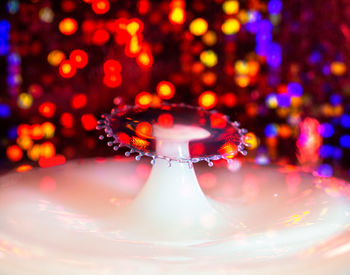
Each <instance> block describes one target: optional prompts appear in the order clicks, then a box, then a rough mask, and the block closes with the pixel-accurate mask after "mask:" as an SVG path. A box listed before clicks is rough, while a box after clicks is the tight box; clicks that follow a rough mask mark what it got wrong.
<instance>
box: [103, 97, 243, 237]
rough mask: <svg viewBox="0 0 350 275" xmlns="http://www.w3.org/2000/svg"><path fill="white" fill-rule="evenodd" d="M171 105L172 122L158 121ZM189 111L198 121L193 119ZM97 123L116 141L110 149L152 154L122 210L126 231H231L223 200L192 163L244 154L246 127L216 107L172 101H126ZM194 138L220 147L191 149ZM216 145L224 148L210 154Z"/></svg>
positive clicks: (169, 234)
mask: <svg viewBox="0 0 350 275" xmlns="http://www.w3.org/2000/svg"><path fill="white" fill-rule="evenodd" d="M162 108H163V109H162ZM172 110H174V112H175V114H174V116H173V117H171V121H172V122H173V123H172V124H171V126H169V125H168V124H167V123H163V124H162V123H161V120H162V119H163V120H164V119H165V118H169V117H166V116H168V115H169V114H172V112H171V111H172ZM176 112H177V113H176ZM182 112H183V113H184V114H185V117H182ZM162 115H163V116H165V117H162ZM191 116H194V118H195V119H198V120H199V121H198V122H197V123H195V122H196V121H192V122H191V120H193V119H192V117H191ZM160 118H162V119H160ZM99 125H104V127H103V128H104V130H105V133H106V135H107V136H109V137H112V138H114V141H113V142H111V141H109V143H108V145H109V146H111V144H112V145H113V144H117V145H116V146H114V147H113V149H114V150H118V149H119V148H120V147H127V148H128V149H129V150H128V151H126V152H125V156H127V157H129V156H130V155H131V154H132V153H134V152H135V153H138V155H137V156H136V157H135V159H136V160H140V159H141V157H142V156H148V157H150V158H152V160H151V164H152V171H151V174H150V176H149V178H148V180H147V182H146V183H145V185H144V187H143V188H142V190H141V191H140V192H139V194H138V195H137V196H136V198H135V199H134V200H133V201H132V203H130V204H129V205H128V206H127V207H126V208H125V209H124V210H123V214H122V217H123V219H124V221H123V224H124V225H126V226H129V228H126V230H125V232H134V233H135V234H134V235H133V236H129V237H131V238H132V237H135V236H137V237H138V238H142V239H146V240H152V241H157V240H158V241H176V242H179V241H185V242H193V241H198V240H200V241H208V240H214V239H218V238H220V236H221V235H222V234H225V233H224V232H227V231H232V225H231V224H229V223H228V222H227V221H226V219H225V215H224V214H223V213H222V211H221V210H220V209H221V208H222V205H220V204H219V203H217V202H214V201H212V200H210V199H208V198H207V197H206V196H205V194H204V193H203V192H202V190H201V188H200V186H199V183H198V180H197V177H196V174H195V170H194V167H193V163H198V162H200V161H206V162H207V163H208V166H209V167H212V166H213V161H215V160H220V159H226V160H227V161H229V159H231V158H232V157H233V156H234V155H235V154H236V152H235V151H232V150H237V152H240V153H241V154H243V155H245V154H246V151H245V150H244V148H245V146H244V144H245V143H244V140H245V139H244V135H243V133H245V132H246V131H245V130H244V129H243V130H242V129H239V128H238V125H239V123H237V122H235V123H231V122H230V121H229V120H228V118H227V116H223V115H221V114H219V113H217V112H214V111H213V112H209V111H204V110H202V109H200V108H196V107H192V106H186V105H184V104H181V105H174V104H172V105H165V106H162V107H161V108H159V109H154V108H153V109H141V108H138V107H130V106H128V107H124V108H121V109H113V110H112V112H111V114H110V115H104V119H103V120H102V121H100V122H99ZM215 127H217V128H215ZM99 128H100V127H99ZM100 129H101V128H100ZM224 134H227V136H225V135H224ZM215 139H217V140H215ZM198 141H200V142H201V143H200V144H202V145H203V146H205V145H208V146H209V149H212V148H211V147H210V145H212V144H214V145H215V146H216V147H218V148H214V149H215V150H212V151H210V150H206V148H205V149H204V153H203V155H202V156H201V155H199V154H196V153H192V152H191V150H190V147H191V146H190V145H191V143H192V144H193V143H194V144H195V145H196V144H199V143H198ZM146 145H147V146H146ZM152 146H153V147H152ZM220 151H222V152H223V153H222V154H221V153H212V154H209V152H220ZM141 229H142V230H141ZM135 230H136V231H137V232H135ZM139 230H140V231H139ZM164 232H165V233H164ZM130 234H132V233H130Z"/></svg>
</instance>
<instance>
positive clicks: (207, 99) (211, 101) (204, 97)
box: [198, 91, 218, 109]
mask: <svg viewBox="0 0 350 275" xmlns="http://www.w3.org/2000/svg"><path fill="white" fill-rule="evenodd" d="M217 101H218V99H217V96H216V94H215V93H214V92H212V91H205V92H203V93H202V94H201V95H200V96H199V99H198V102H199V105H200V106H201V107H202V108H204V109H211V108H213V107H215V106H216V104H217Z"/></svg>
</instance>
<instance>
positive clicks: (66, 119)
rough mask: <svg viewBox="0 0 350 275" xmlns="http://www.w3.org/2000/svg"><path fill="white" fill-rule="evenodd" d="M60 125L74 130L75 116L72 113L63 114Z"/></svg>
mask: <svg viewBox="0 0 350 275" xmlns="http://www.w3.org/2000/svg"><path fill="white" fill-rule="evenodd" d="M60 123H61V125H62V126H63V127H65V128H72V127H73V125H74V119H73V116H72V115H71V114H70V113H63V114H62V115H61V118H60Z"/></svg>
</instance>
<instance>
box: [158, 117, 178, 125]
mask: <svg viewBox="0 0 350 275" xmlns="http://www.w3.org/2000/svg"><path fill="white" fill-rule="evenodd" d="M158 124H159V125H160V126H162V127H165V128H170V127H172V126H173V124H174V118H173V116H172V115H171V114H161V115H160V116H159V117H158Z"/></svg>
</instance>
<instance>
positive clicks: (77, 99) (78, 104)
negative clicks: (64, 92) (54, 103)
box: [72, 94, 87, 109]
mask: <svg viewBox="0 0 350 275" xmlns="http://www.w3.org/2000/svg"><path fill="white" fill-rule="evenodd" d="M86 103H87V97H86V95H85V94H76V95H74V96H73V98H72V107H73V108H74V109H79V108H82V107H84V106H85V105H86Z"/></svg>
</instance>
